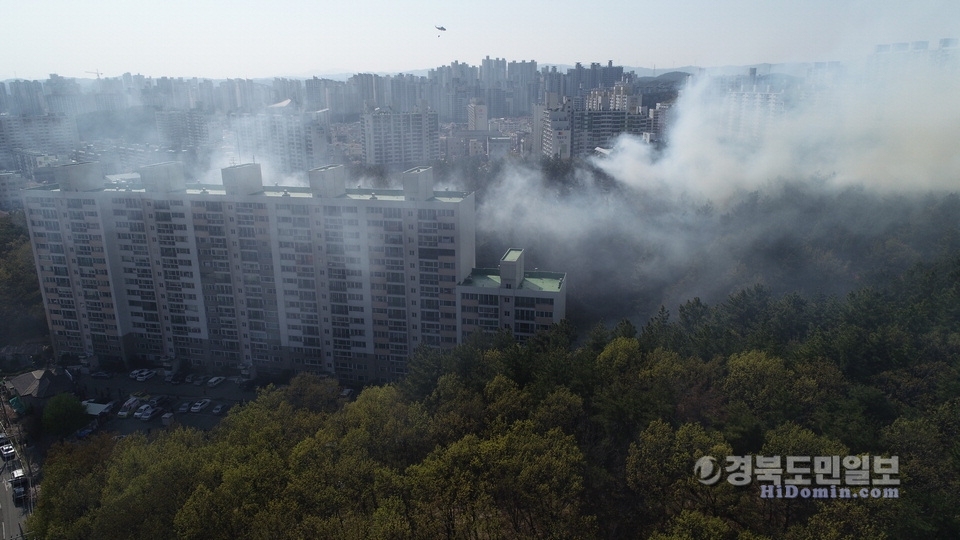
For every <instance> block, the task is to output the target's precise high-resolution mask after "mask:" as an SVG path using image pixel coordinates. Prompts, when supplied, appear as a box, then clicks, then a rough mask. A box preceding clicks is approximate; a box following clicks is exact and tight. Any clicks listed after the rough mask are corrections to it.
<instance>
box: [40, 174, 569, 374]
mask: <svg viewBox="0 0 960 540" xmlns="http://www.w3.org/2000/svg"><path fill="white" fill-rule="evenodd" d="M58 172H59V178H58V179H59V185H58V186H46V187H42V188H36V189H30V190H26V191H25V192H24V204H25V208H26V213H27V220H28V226H29V230H30V238H31V241H32V242H33V246H34V254H35V259H36V265H37V272H38V274H39V276H40V282H41V289H42V295H43V301H44V306H45V308H46V313H47V318H48V322H49V324H50V329H51V335H52V339H53V345H54V348H55V350H56V352H57V353H59V354H62V353H68V352H69V353H93V354H94V355H96V357H97V358H99V359H100V361H101V363H111V364H113V365H115V366H119V365H123V364H126V363H129V362H130V361H132V360H133V359H135V358H140V359H142V360H144V361H150V362H162V361H165V359H166V360H169V359H176V361H179V362H183V361H189V362H190V363H191V364H193V365H197V366H202V367H204V368H207V369H217V368H227V367H234V368H237V369H240V370H242V371H244V372H248V373H249V372H251V371H265V372H278V371H283V370H294V371H316V372H327V373H334V374H336V375H337V376H338V377H339V378H341V379H342V380H346V381H353V382H356V383H367V382H382V381H387V380H391V379H394V378H396V377H398V376H400V375H402V374H403V373H405V370H406V361H407V357H408V355H409V354H410V352H411V351H412V350H414V349H415V348H416V347H418V346H420V345H421V344H425V345H428V346H439V347H452V346H454V345H455V344H456V343H458V342H459V341H460V340H461V339H462V337H463V336H464V335H466V334H467V333H469V332H470V331H473V330H483V329H485V328H486V327H487V326H489V323H488V322H486V321H487V319H488V318H489V317H487V316H486V314H487V312H486V310H485V311H484V316H483V317H480V315H479V309H478V310H476V314H477V315H476V316H474V315H464V313H474V312H473V311H471V310H470V309H467V310H466V311H463V310H462V309H461V307H460V303H459V301H458V299H459V298H460V297H461V296H462V294H461V293H460V292H459V289H461V288H464V287H465V289H464V291H465V293H466V294H468V295H471V294H474V292H473V291H474V290H475V289H478V290H479V289H483V294H484V295H491V294H492V295H496V296H498V298H499V297H504V298H510V299H511V300H504V302H508V303H509V302H512V301H513V300H512V299H513V298H514V297H516V298H520V297H524V298H526V297H528V296H529V297H533V298H535V300H533V301H532V302H533V304H532V306H533V307H532V308H530V309H534V310H535V312H534V314H533V319H527V318H519V319H518V318H517V317H527V315H529V314H527V313H526V312H524V313H522V314H519V313H520V312H517V313H518V314H510V313H503V314H502V318H501V319H497V325H496V328H501V327H502V325H503V324H511V325H514V324H515V323H523V325H521V326H516V328H517V329H519V330H520V331H521V334H522V333H524V332H527V331H528V330H532V329H539V328H541V327H542V326H543V325H545V324H547V319H549V320H550V321H554V320H559V318H562V317H563V294H565V293H564V292H563V286H562V277H558V276H560V275H559V274H552V275H550V276H545V275H544V276H541V275H540V274H538V273H536V272H534V273H525V272H524V271H523V262H522V253H520V252H519V251H517V252H516V253H515V252H514V251H513V250H512V251H511V252H508V256H507V257H505V259H504V261H505V262H504V261H502V262H501V274H500V275H499V276H492V275H490V273H489V272H486V273H485V271H478V270H475V269H474V266H475V248H476V246H475V243H476V239H475V229H476V223H475V219H476V218H475V201H474V195H473V194H472V193H463V192H454V191H434V190H433V178H432V170H431V169H429V168H416V169H411V170H408V171H406V172H405V173H403V175H402V189H396V190H379V189H378V190H370V189H347V188H346V181H347V179H346V176H345V172H344V168H343V167H342V166H329V167H324V168H319V169H314V170H311V171H310V174H309V180H310V185H309V187H302V188H293V187H288V188H283V187H274V188H270V187H264V185H263V179H262V177H261V172H260V166H259V165H257V164H244V165H238V166H234V167H228V168H226V169H223V170H222V178H223V184H222V185H199V184H193V185H187V183H186V182H185V180H184V177H183V173H182V167H181V165H180V164H179V163H163V164H158V165H153V166H150V167H144V168H143V169H141V171H140V175H141V183H140V185H122V184H109V185H105V183H104V179H103V175H102V173H101V171H100V170H99V167H98V165H97V164H96V163H85V164H71V165H67V166H63V167H61V168H59V170H58ZM514 253H515V254H516V256H514ZM510 265H513V267H512V268H513V270H510ZM517 267H519V269H517ZM504 276H506V277H504ZM494 282H497V283H500V284H502V285H501V286H500V288H494V287H493V286H492V285H491V284H492V283H494ZM538 288H542V291H541V290H539V289H538ZM495 289H496V290H495ZM476 294H479V293H476ZM558 294H559V296H558ZM484 299H485V300H486V297H484ZM547 299H550V302H547ZM473 300H477V302H479V297H477V299H473V298H472V297H467V301H468V303H469V302H472V301H473ZM520 302H521V303H529V302H531V301H528V300H522V301H520ZM548 303H552V305H553V310H552V311H551V315H550V317H547V316H545V315H543V314H542V313H541V314H539V315H538V314H537V313H536V311H542V312H547V311H550V310H548V309H547V304H548ZM484 305H485V304H484ZM524 305H526V304H524ZM523 309H528V308H526V307H524V308H523ZM498 316H501V315H499V314H498ZM475 318H476V319H477V320H476V321H472V320H473V319H475ZM480 319H483V321H480ZM464 321H468V322H464ZM469 321H472V322H469ZM527 324H530V325H534V326H524V325H527ZM491 329H492V328H491Z"/></svg>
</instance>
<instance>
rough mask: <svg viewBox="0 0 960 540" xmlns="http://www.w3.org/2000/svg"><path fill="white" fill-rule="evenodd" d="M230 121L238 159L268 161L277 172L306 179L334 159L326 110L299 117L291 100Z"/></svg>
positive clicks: (302, 114)
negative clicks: (235, 133) (233, 131)
mask: <svg viewBox="0 0 960 540" xmlns="http://www.w3.org/2000/svg"><path fill="white" fill-rule="evenodd" d="M231 121H232V124H233V127H234V129H235V130H236V132H237V140H238V145H239V154H240V156H241V157H242V158H245V159H252V158H257V159H258V160H261V161H262V160H266V161H270V162H271V164H272V165H273V166H275V167H276V168H277V170H278V171H279V172H282V173H285V174H300V175H306V172H307V171H308V170H310V169H313V168H315V167H319V166H322V165H330V164H331V163H332V162H333V161H335V160H336V159H337V158H336V157H335V156H334V155H333V153H332V147H331V144H330V131H329V130H330V121H329V113H328V111H326V110H323V111H312V112H307V113H301V112H299V111H298V110H297V107H296V105H294V104H293V102H292V101H291V100H284V101H282V102H280V103H275V104H273V105H271V106H269V107H267V108H266V109H265V110H264V112H261V113H258V114H235V115H232V116H231Z"/></svg>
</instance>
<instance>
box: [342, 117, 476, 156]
mask: <svg viewBox="0 0 960 540" xmlns="http://www.w3.org/2000/svg"><path fill="white" fill-rule="evenodd" d="M464 111H466V107H464ZM360 133H361V137H362V138H363V161H364V163H366V164H367V165H389V166H395V167H401V168H406V167H412V166H415V165H416V164H419V163H432V162H434V161H436V160H437V159H439V158H440V121H439V118H438V116H437V113H435V112H432V111H431V112H410V113H395V112H390V111H387V110H383V109H380V110H377V111H375V112H373V113H369V114H364V115H363V117H362V119H361V123H360Z"/></svg>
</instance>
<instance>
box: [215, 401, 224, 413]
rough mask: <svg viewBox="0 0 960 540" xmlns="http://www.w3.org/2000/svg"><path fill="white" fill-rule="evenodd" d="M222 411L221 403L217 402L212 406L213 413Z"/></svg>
mask: <svg viewBox="0 0 960 540" xmlns="http://www.w3.org/2000/svg"><path fill="white" fill-rule="evenodd" d="M221 412H223V403H217V406H216V407H214V408H213V414H220V413H221Z"/></svg>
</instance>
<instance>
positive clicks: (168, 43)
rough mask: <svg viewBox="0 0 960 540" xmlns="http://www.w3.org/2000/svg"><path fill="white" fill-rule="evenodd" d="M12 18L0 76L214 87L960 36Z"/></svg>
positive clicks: (381, 14)
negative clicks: (489, 64) (134, 79)
mask: <svg viewBox="0 0 960 540" xmlns="http://www.w3.org/2000/svg"><path fill="white" fill-rule="evenodd" d="M4 11H5V13H7V15H8V16H7V20H8V21H10V22H12V23H13V24H10V25H8V27H7V28H6V29H5V31H4V34H3V36H2V37H0V46H2V48H3V50H4V51H6V52H7V53H8V56H7V59H6V61H5V62H4V65H3V67H2V68H0V80H7V79H18V78H19V79H31V80H35V79H44V78H46V77H47V76H49V74H51V73H58V74H60V75H62V76H65V77H73V78H95V77H96V76H97V74H99V75H100V76H105V77H117V76H119V75H121V74H123V73H125V72H134V73H143V74H146V75H149V76H173V77H204V78H214V79H223V78H267V77H284V76H286V77H309V76H314V75H316V76H322V75H330V74H337V73H360V72H378V73H403V72H411V71H419V70H425V69H431V68H434V67H437V66H441V65H448V64H449V63H450V62H452V61H461V62H467V63H469V64H474V63H479V61H480V60H481V59H482V58H484V57H485V56H491V57H503V58H506V59H507V60H517V61H519V60H536V61H537V62H538V63H541V64H569V65H572V64H574V63H576V62H582V63H586V64H589V63H590V62H606V61H608V60H610V61H613V62H614V63H615V64H618V65H625V66H634V67H655V66H656V67H658V68H659V69H669V68H671V67H682V66H690V65H695V66H704V67H714V66H723V65H750V64H760V63H772V64H777V63H792V62H814V61H833V60H839V61H845V60H850V59H854V58H862V57H863V56H865V55H867V54H869V53H870V52H872V50H873V48H874V46H875V45H877V44H881V43H894V42H912V41H929V42H931V44H935V43H936V41H937V40H938V39H940V38H945V37H956V23H957V21H960V4H957V3H955V2H946V1H940V0H926V1H923V2H914V3H910V4H909V5H908V4H901V3H882V4H880V5H876V3H871V2H862V1H853V0H850V1H842V2H827V1H821V0H816V1H814V2H804V3H802V4H796V5H794V4H776V5H774V4H772V3H766V2H758V1H755V0H737V1H734V2H725V3H723V4H722V5H719V4H717V3H712V2H702V1H700V0H689V1H685V2H681V3H676V2H673V3H669V4H668V3H666V2H660V1H655V2H650V3H645V4H642V5H641V4H629V5H624V6H619V7H617V8H616V9H607V10H585V9H583V6H582V5H580V4H575V3H573V2H569V1H567V0H564V1H561V2H554V3H552V4H551V6H550V9H549V10H544V9H543V8H542V7H540V6H538V5H535V4H533V3H529V4H520V5H517V4H508V3H506V2H501V1H499V0H497V1H494V2H492V3H488V4H485V5H484V6H483V8H482V9H480V8H478V9H471V10H467V9H464V8H463V7H462V5H459V4H453V3H449V2H436V1H434V0H422V1H417V2H409V3H404V4H403V5H398V4H396V3H384V2H379V1H375V0H361V1H360V2H355V3H353V4H351V10H350V11H349V12H346V11H331V10H323V9H321V8H320V7H319V6H317V5H311V4H309V3H306V2H302V1H300V0H281V1H279V2H274V3H271V4H269V5H267V4H262V5H252V4H226V3H221V2H216V1H205V2H192V3H189V4H188V3H186V2H181V1H173V2H167V3H163V4H161V5H143V4H137V5H135V7H134V6H132V5H130V4H127V3H120V2H114V1H103V2H97V3H95V4H77V3H72V2H62V1H59V0H57V1H52V2H45V3H43V4H30V3H13V2H4ZM437 26H443V27H444V28H445V29H446V30H438V29H437V28H436V27H437ZM51 36H55V39H51Z"/></svg>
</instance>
